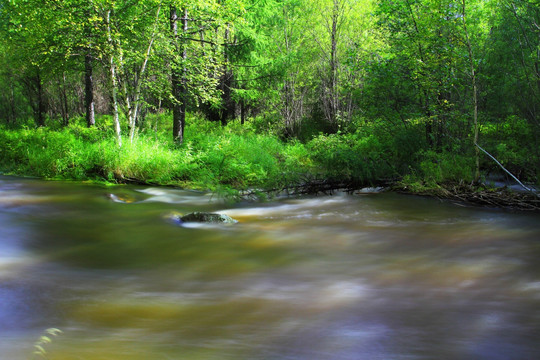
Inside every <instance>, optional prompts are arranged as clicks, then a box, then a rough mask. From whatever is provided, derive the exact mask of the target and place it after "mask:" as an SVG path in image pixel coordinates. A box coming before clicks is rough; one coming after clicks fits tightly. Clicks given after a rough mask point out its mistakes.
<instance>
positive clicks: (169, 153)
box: [0, 115, 310, 193]
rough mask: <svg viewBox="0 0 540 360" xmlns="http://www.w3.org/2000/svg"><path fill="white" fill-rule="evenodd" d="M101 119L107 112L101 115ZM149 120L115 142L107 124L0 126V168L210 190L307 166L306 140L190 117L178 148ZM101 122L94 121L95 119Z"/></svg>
mask: <svg viewBox="0 0 540 360" xmlns="http://www.w3.org/2000/svg"><path fill="white" fill-rule="evenodd" d="M100 120H101V121H102V122H106V121H107V120H108V119H107V118H105V119H100ZM166 120H168V118H167V116H165V115H163V116H161V117H156V118H154V119H151V121H149V123H150V126H148V128H145V129H143V130H142V131H141V132H140V133H139V134H138V135H137V136H136V137H135V138H134V141H133V143H130V142H129V139H127V138H124V139H123V146H122V147H118V145H117V143H116V141H115V137H114V134H113V133H112V131H111V130H110V129H111V128H112V127H103V126H97V127H96V128H92V129H87V128H85V127H83V126H82V125H79V124H78V122H75V123H74V124H72V125H70V126H68V127H65V128H59V129H53V128H48V127H44V128H37V129H28V128H19V129H7V128H5V127H3V128H0V130H1V131H0V143H1V145H0V149H1V152H2V156H1V158H0V168H1V169H3V170H4V172H5V173H11V174H18V175H29V176H37V177H42V178H46V179H73V180H96V181H109V182H129V181H135V182H140V183H152V184H160V185H175V186H181V187H189V188H197V189H207V190H211V191H220V190H221V191H227V192H229V193H231V192H232V193H234V192H235V191H241V190H247V189H253V188H256V189H262V190H268V189H277V188H282V187H285V186H287V185H289V184H292V183H295V182H297V181H299V179H300V177H301V175H302V174H303V173H305V172H308V171H309V168H310V162H309V159H308V157H307V156H306V155H307V154H306V150H305V147H304V146H303V145H301V144H299V143H289V144H287V143H283V142H282V141H280V140H279V139H278V137H276V136H273V135H268V134H266V135H263V134H256V133H255V132H253V131H252V130H250V129H249V127H239V126H236V127H235V126H231V127H228V128H222V127H221V126H219V125H218V124H215V123H209V122H207V121H203V120H199V119H196V118H190V119H188V125H187V127H186V132H185V138H186V140H185V142H184V144H183V145H182V146H180V147H177V146H176V145H175V144H173V142H172V141H171V140H170V139H169V137H170V136H169V134H170V133H169V131H168V130H169V129H168V128H167V126H166V125H161V127H162V128H163V130H161V131H159V132H156V131H155V130H154V129H155V127H153V126H152V125H155V124H156V123H157V125H158V128H159V127H160V122H165V121H166ZM98 121H99V120H98Z"/></svg>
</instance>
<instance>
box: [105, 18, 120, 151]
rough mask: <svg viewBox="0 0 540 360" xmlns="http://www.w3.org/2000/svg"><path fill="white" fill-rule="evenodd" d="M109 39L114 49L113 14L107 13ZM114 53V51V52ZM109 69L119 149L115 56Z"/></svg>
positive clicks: (112, 57) (110, 61) (111, 59)
mask: <svg viewBox="0 0 540 360" xmlns="http://www.w3.org/2000/svg"><path fill="white" fill-rule="evenodd" d="M107 38H108V41H109V44H110V45H111V48H112V49H114V48H115V46H114V43H113V39H112V35H111V12H110V11H108V12H107ZM113 52H114V50H113ZM109 68H110V73H111V85H112V102H113V116H114V132H115V134H116V141H117V142H118V147H121V146H122V133H121V128H120V117H119V115H118V82H117V79H116V63H115V61H114V55H111V58H110V60H109Z"/></svg>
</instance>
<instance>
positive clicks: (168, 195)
mask: <svg viewBox="0 0 540 360" xmlns="http://www.w3.org/2000/svg"><path fill="white" fill-rule="evenodd" d="M137 191H138V192H141V193H143V194H147V195H150V197H149V198H147V199H145V200H143V201H142V202H160V203H167V204H190V205H194V204H195V205H204V204H210V203H218V202H220V201H219V199H218V198H217V197H216V196H212V195H211V194H204V195H200V194H197V193H195V192H193V193H190V192H189V191H186V190H175V189H160V188H147V189H142V190H137Z"/></svg>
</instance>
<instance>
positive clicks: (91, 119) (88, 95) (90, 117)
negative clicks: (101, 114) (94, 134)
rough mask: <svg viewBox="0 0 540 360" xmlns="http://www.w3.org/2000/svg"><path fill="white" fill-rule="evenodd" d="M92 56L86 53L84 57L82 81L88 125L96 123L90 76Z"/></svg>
mask: <svg viewBox="0 0 540 360" xmlns="http://www.w3.org/2000/svg"><path fill="white" fill-rule="evenodd" d="M92 71H93V68H92V56H91V55H90V53H87V54H86V55H85V57H84V82H85V90H84V91H85V97H84V99H85V110H86V125H87V126H88V127H91V126H94V125H95V124H96V117H95V113H94V80H93V78H92Z"/></svg>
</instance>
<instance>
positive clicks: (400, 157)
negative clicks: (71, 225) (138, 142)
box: [0, 0, 540, 186]
mask: <svg viewBox="0 0 540 360" xmlns="http://www.w3.org/2000/svg"><path fill="white" fill-rule="evenodd" d="M0 33H1V35H2V36H1V37H0V119H1V120H2V122H3V123H4V124H5V125H4V127H3V128H2V129H3V131H4V132H5V133H6V134H4V135H3V136H4V137H7V138H5V139H3V141H2V144H0V148H2V151H3V156H4V157H6V159H4V163H5V164H8V163H12V162H10V161H12V160H13V158H10V159H7V156H8V155H7V154H8V153H10V152H9V151H8V150H9V149H8V148H7V147H6V145H5V144H9V143H10V142H9V136H19V137H21V136H23V135H21V134H22V131H28V133H27V134H26V135H24V138H25V139H30V140H29V141H31V142H35V141H37V139H38V138H39V136H38V135H36V134H42V132H43V131H44V130H43V129H42V130H34V127H44V126H45V127H49V128H54V129H58V128H60V127H62V126H64V127H66V126H69V125H70V123H72V122H73V119H74V118H77V117H80V116H84V118H85V123H86V124H87V126H89V127H94V126H97V127H98V128H100V129H105V127H108V128H107V129H105V130H106V133H107V134H109V135H107V136H109V137H110V139H109V140H110V141H111V144H112V142H114V143H115V144H116V145H114V146H117V147H120V148H121V147H125V146H127V145H126V144H132V143H133V142H134V141H135V139H136V138H137V137H139V136H140V135H139V133H144V132H148V130H144V131H143V129H148V128H152V129H153V131H155V132H156V134H157V133H159V132H162V131H168V132H169V135H168V137H169V138H170V141H171V142H174V143H175V144H176V146H177V147H178V146H181V149H182V151H186V149H187V146H188V145H189V144H193V143H192V141H191V140H190V139H189V136H197V135H199V134H197V132H196V131H195V132H192V133H191V134H185V135H184V129H186V127H187V126H192V124H189V120H187V123H186V114H196V117H197V118H204V119H206V121H209V122H215V123H219V124H221V126H223V127H227V126H231V122H238V123H240V124H245V123H246V122H250V123H251V124H250V127H249V129H251V131H252V132H255V133H257V132H258V133H259V134H261V133H264V134H265V135H266V136H269V135H271V134H273V135H275V136H277V137H279V138H281V140H284V141H294V143H293V144H297V145H294V146H301V147H302V148H303V150H302V151H304V150H305V152H306V154H307V155H306V156H309V161H311V164H312V165H313V166H314V167H316V168H317V169H319V170H318V171H319V172H318V174H319V175H320V174H321V171H322V170H321V169H324V171H322V173H324V176H325V177H326V178H327V180H328V181H338V180H343V179H346V182H348V183H351V184H352V183H357V184H365V183H370V182H371V183H373V182H377V181H381V180H396V179H398V180H402V181H404V182H405V183H407V182H410V183H412V182H416V183H418V182H419V181H420V182H421V183H423V184H424V185H429V184H432V185H433V184H441V183H444V182H448V181H452V182H460V181H462V182H468V183H470V182H474V181H478V180H479V179H480V177H482V178H483V177H485V176H487V175H489V174H490V173H503V172H502V170H501V169H500V167H499V165H497V164H496V163H495V162H494V161H493V160H492V159H491V158H489V157H488V156H487V155H485V153H484V152H482V151H480V150H479V149H480V147H481V148H482V149H484V150H486V151H487V152H489V153H490V154H491V155H493V156H494V157H495V158H496V159H498V161H499V162H500V163H501V164H502V165H504V166H505V167H506V169H507V170H508V171H510V172H512V173H513V174H515V175H516V176H517V177H518V178H520V179H521V180H524V181H537V179H538V174H539V173H540V146H539V145H540V144H539V141H540V136H539V135H540V4H539V3H538V0H378V1H376V0H309V1H308V0H265V1H261V0H211V1H202V0H197V1H180V0H169V1H157V0H145V1H131V0H122V1H112V0H91V1H81V0H65V1H46V2H42V1H37V0H24V1H23V0H1V1H0ZM156 113H159V114H161V113H162V114H167V115H166V116H168V118H169V119H170V120H169V123H168V124H165V125H163V124H162V123H161V122H158V121H155V122H152V121H151V120H148V119H152V116H150V115H152V114H156ZM95 114H97V115H98V116H97V120H96V116H95ZM100 115H109V117H100ZM30 118H31V119H33V121H34V125H32V126H29V122H28V119H30ZM160 118H163V117H160ZM104 119H107V120H104ZM187 119H189V117H188V118H187ZM100 122H101V123H100ZM149 122H150V123H149ZM196 124H197V126H198V127H199V128H200V131H201V132H204V131H208V128H207V127H205V126H203V125H204V122H201V121H198V122H197V123H196ZM77 126H78V125H77ZM77 126H75V128H77ZM21 127H22V128H26V129H27V130H21ZM109 128H110V129H109ZM233 128H235V129H238V126H237V125H234V126H233ZM9 129H19V130H12V131H13V133H12V134H11V135H9V134H7V132H9V131H10V130H9ZM17 131H18V132H17ZM70 131H73V130H70ZM171 132H172V134H171ZM14 134H18V135H14ZM59 134H64V135H58V136H67V135H65V134H67V133H66V132H65V131H64V132H59ZM223 134H229V136H231V139H233V138H234V137H233V135H232V134H233V132H230V131H229V132H227V131H226V130H224V131H223ZM234 134H235V135H234V136H244V137H246V139H247V137H248V135H247V134H248V133H247V132H246V131H242V132H236V133H234ZM156 136H157V135H156ZM223 136H225V135H223ZM249 136H254V137H253V138H252V140H249V141H255V140H253V139H255V138H256V135H255V134H251V135H249ZM32 139H33V140H32ZM259 139H260V138H259ZM68 140H69V139H67V140H66V143H71V140H69V141H68ZM94 140H95V139H94ZM109 140H108V141H109ZM206 140H207V141H214V140H215V139H214V140H212V137H208V138H207V139H206ZM231 141H232V140H231ZM235 141H236V140H235ZM265 141H266V140H265ZM296 141H300V142H301V143H303V144H300V143H298V142H296ZM162 145H163V144H162ZM169 145H170V144H169ZM169 145H167V146H169ZM213 145H216V144H213ZM74 146H76V145H74ZM163 146H165V145H163ZM238 146H240V145H238ZM253 147H257V145H253ZM210 148H211V147H210V146H209V147H208V148H207V149H210ZM171 149H173V150H174V148H171ZM246 149H247V148H246ZM173 150H171V151H173ZM63 151H68V149H67V148H66V149H64V150H63ZM156 151H157V150H156ZM215 151H217V152H218V151H219V150H215ZM246 151H252V148H249V150H246ZM21 152H22V150H21ZM271 155H272V156H274V155H275V154H271ZM10 156H12V157H14V158H16V155H14V154H12V155H10ZM19 156H20V154H19ZM111 156H112V155H111ZM235 156H239V155H235ZM280 156H282V155H275V156H274V158H275V159H278V160H279V159H280ZM26 159H27V160H26V161H28V157H27V158H26ZM110 161H112V160H110ZM246 161H247V160H246ZM250 161H252V162H255V163H256V162H257V161H258V160H257V159H251V160H250ZM278 163H279V161H278ZM5 166H6V165H5ZM164 166H165V167H167V166H168V165H164ZM314 167H312V168H311V170H307V169H306V168H303V169H302V171H303V172H311V173H313V172H315V173H317V171H314V170H313V169H314ZM105 168H106V167H105ZM100 171H101V174H102V175H103V176H104V177H107V176H109V177H110V176H112V175H110V174H112V173H113V172H111V173H107V171H105V173H103V170H100ZM111 171H112V170H111ZM265 171H268V169H266V170H265ZM261 174H262V173H261ZM268 175H269V176H275V174H274V175H272V174H268ZM171 176H172V175H171ZM182 176H183V175H182ZM261 176H262V175H261ZM113 177H114V176H113ZM173 177H174V176H173ZM178 177H179V178H181V176H180V175H178ZM297 180H298V179H297ZM235 181H236V180H235ZM218 183H219V182H218ZM232 185H235V184H232ZM236 185H238V184H236ZM244 185H245V184H244ZM250 185H254V184H250ZM268 186H270V185H268Z"/></svg>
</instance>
